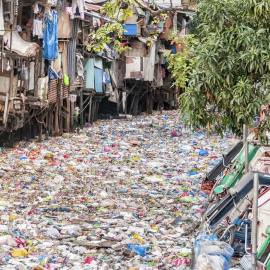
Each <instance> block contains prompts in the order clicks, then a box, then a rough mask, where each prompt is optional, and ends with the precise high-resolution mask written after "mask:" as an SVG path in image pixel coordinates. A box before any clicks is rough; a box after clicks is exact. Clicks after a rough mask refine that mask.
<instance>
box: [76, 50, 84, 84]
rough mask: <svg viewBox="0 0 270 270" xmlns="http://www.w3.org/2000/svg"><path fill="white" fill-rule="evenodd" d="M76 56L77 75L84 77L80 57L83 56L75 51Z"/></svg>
mask: <svg viewBox="0 0 270 270" xmlns="http://www.w3.org/2000/svg"><path fill="white" fill-rule="evenodd" d="M76 58H77V75H78V77H81V78H83V79H84V75H83V74H84V70H83V64H82V59H83V56H82V55H81V54H80V53H76Z"/></svg>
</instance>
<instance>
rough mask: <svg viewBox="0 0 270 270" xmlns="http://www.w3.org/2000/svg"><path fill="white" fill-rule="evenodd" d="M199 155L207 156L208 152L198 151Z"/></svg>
mask: <svg viewBox="0 0 270 270" xmlns="http://www.w3.org/2000/svg"><path fill="white" fill-rule="evenodd" d="M199 155H200V156H205V155H208V152H207V151H206V150H204V149H200V152H199Z"/></svg>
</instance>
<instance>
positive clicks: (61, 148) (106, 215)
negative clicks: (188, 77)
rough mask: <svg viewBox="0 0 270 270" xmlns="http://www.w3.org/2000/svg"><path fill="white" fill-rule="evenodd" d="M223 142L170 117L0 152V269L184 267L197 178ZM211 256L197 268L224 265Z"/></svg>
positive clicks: (197, 209) (198, 203) (200, 203)
mask: <svg viewBox="0 0 270 270" xmlns="http://www.w3.org/2000/svg"><path fill="white" fill-rule="evenodd" d="M224 142H225V141H224V139H221V138H220V137H218V136H216V135H213V136H210V137H208V136H207V134H204V133H203V131H201V130H198V131H197V132H191V131H189V130H187V129H185V128H184V127H183V124H182V119H181V118H180V112H179V111H169V112H166V113H164V114H159V113H155V114H154V115H151V116H148V115H143V116H139V117H136V118H135V117H133V118H130V119H123V120H104V121H97V122H95V123H94V124H93V125H90V126H88V127H86V128H85V129H84V130H81V131H80V133H79V134H77V133H74V134H64V135H63V136H62V137H57V138H51V139H50V140H46V141H44V142H41V143H38V142H35V141H31V142H24V141H22V142H20V143H18V144H17V145H16V148H13V149H2V148H1V149H0V150H1V151H0V161H1V162H0V174H1V176H2V177H1V178H0V193H1V194H0V195H1V196H0V210H1V213H0V219H1V223H0V259H1V261H0V262H1V265H0V269H36V270H40V269H42V270H44V269H50V270H58V269H61V270H69V269H72V270H88V269H103V270H107V269H108V270H111V269H121V270H122V269H129V270H131V269H136V270H142V269H191V268H190V267H191V261H192V252H191V251H192V247H193V240H194V239H195V237H196V235H197V234H198V230H197V229H198V227H199V226H200V223H201V218H202V214H203V211H204V204H205V202H206V198H205V194H204V193H202V192H201V190H200V185H201V181H202V178H203V176H204V175H205V174H206V173H207V172H208V171H210V170H211V168H213V166H215V164H216V163H217V161H218V160H220V158H221V156H222V154H223V153H226V152H227V151H228V150H229V147H230V145H231V138H230V137H229V136H228V138H226V143H224ZM215 248H220V250H224V249H223V248H222V247H220V246H219V244H215ZM218 250H219V249H218ZM209 256H210V255H209V254H207V253H206V255H205V254H200V255H198V256H197V258H198V260H201V261H203V262H202V263H201V265H200V267H206V266H207V267H210V266H211V267H214V268H213V269H218V268H215V267H216V265H221V264H222V262H223V260H225V261H228V256H227V255H226V254H221V253H220V252H219V253H218V254H215V256H217V257H216V259H215V258H214V259H213V258H210V257H209ZM220 256H222V258H221V257H220ZM226 256H227V257H226ZM213 260H214V261H215V264H213ZM204 265H206V266H204ZM209 265H210V266H209ZM12 267H13V268H12ZM224 267H225V266H224ZM226 267H227V266H226ZM201 269H204V268H201ZM207 269H208V270H209V269H211V268H207ZM224 269H227V268H224ZM197 270H199V268H198V269H197Z"/></svg>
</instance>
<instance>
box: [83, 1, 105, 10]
mask: <svg viewBox="0 0 270 270" xmlns="http://www.w3.org/2000/svg"><path fill="white" fill-rule="evenodd" d="M85 8H86V9H87V10H90V11H91V10H94V11H99V10H100V9H101V7H100V6H98V5H93V4H89V3H86V2H85Z"/></svg>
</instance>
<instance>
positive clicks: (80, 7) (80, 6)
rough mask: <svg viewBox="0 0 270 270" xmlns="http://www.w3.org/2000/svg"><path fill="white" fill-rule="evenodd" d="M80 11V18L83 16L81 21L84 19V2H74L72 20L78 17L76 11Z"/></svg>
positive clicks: (80, 0) (74, 0) (78, 0)
mask: <svg viewBox="0 0 270 270" xmlns="http://www.w3.org/2000/svg"><path fill="white" fill-rule="evenodd" d="M77 8H78V10H79V13H80V14H78V15H79V16H81V19H82V20H83V19H84V0H72V13H73V14H72V15H71V19H74V17H75V16H76V15H77V13H76V10H77Z"/></svg>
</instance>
